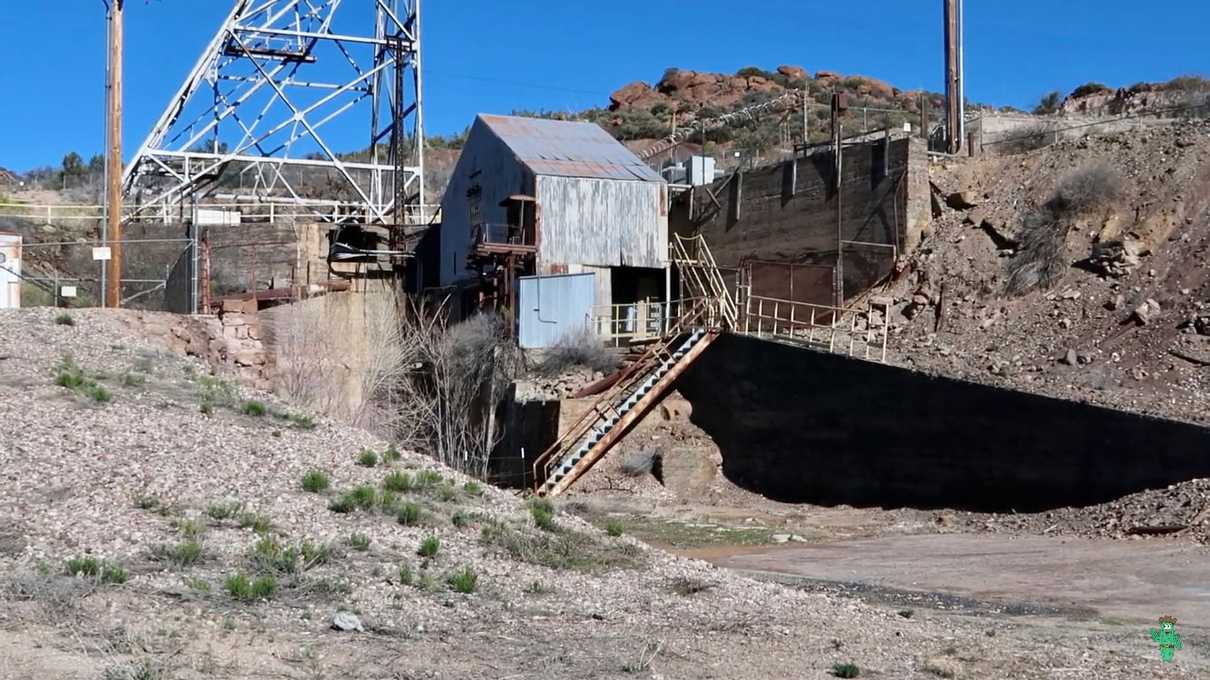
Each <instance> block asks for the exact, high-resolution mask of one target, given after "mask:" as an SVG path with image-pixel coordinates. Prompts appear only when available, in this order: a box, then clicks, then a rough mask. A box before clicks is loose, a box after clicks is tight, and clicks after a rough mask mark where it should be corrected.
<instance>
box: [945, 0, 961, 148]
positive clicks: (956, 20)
mask: <svg viewBox="0 0 1210 680" xmlns="http://www.w3.org/2000/svg"><path fill="white" fill-rule="evenodd" d="M943 1H944V2H945V146H946V149H945V150H946V152H947V153H952V154H953V153H958V151H959V150H960V149H961V148H962V127H963V125H962V124H963V121H962V89H963V88H962V67H961V65H962V28H961V27H962V18H961V0H943Z"/></svg>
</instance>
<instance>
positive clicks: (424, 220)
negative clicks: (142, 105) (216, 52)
mask: <svg viewBox="0 0 1210 680" xmlns="http://www.w3.org/2000/svg"><path fill="white" fill-rule="evenodd" d="M193 208H194V210H193V211H192V212H191V213H190V214H189V218H190V219H192V220H196V219H197V213H198V212H202V211H212V212H214V213H223V214H226V215H230V216H233V217H234V216H238V223H239V224H244V223H255V224H265V223H268V224H277V223H278V222H291V223H292V222H294V221H297V220H300V219H302V220H322V221H327V222H334V223H336V222H346V221H349V220H355V219H357V218H358V215H357V214H355V213H352V212H350V211H349V210H348V208H347V206H344V205H341V204H338V203H306V204H296V203H272V202H264V203H204V204H203V203H199V204H197V205H196V206H193ZM0 217H15V218H21V219H28V220H39V221H40V222H39V223H40V224H51V225H53V224H56V223H63V222H69V221H97V222H99V221H101V220H103V219H105V206H103V205H92V204H77V203H59V204H31V203H20V202H15V201H12V200H9V201H6V202H3V203H0ZM122 219H123V221H128V222H151V223H156V224H178V223H182V222H185V221H186V220H185V219H184V217H183V216H182V215H181V213H180V211H179V210H172V209H170V208H169V206H167V205H163V206H160V207H152V206H146V205H140V206H135V205H126V206H123V207H122ZM440 219H441V206H440V205H429V204H426V205H408V206H405V207H404V221H405V223H406V224H409V225H428V224H434V223H436V222H439V221H440ZM214 226H234V225H227V224H218V225H214Z"/></svg>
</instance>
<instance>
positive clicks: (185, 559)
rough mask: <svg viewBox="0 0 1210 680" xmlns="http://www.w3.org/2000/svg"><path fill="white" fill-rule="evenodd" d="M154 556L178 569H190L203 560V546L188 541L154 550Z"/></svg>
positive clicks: (194, 541) (193, 541) (196, 542)
mask: <svg viewBox="0 0 1210 680" xmlns="http://www.w3.org/2000/svg"><path fill="white" fill-rule="evenodd" d="M153 556H154V557H155V558H156V559H158V560H161V561H164V562H171V563H172V564H175V565H177V566H178V567H190V566H193V565H194V564H197V563H198V562H199V561H200V560H201V559H202V544H201V543H199V542H198V541H196V540H194V539H186V540H184V541H181V542H180V543H177V544H176V545H161V546H158V547H157V548H156V549H155V550H154V552H153Z"/></svg>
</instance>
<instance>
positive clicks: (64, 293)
mask: <svg viewBox="0 0 1210 680" xmlns="http://www.w3.org/2000/svg"><path fill="white" fill-rule="evenodd" d="M59 295H60V296H61V297H65V298H74V297H76V287H75V286H60V287H59Z"/></svg>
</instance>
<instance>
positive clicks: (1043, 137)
mask: <svg viewBox="0 0 1210 680" xmlns="http://www.w3.org/2000/svg"><path fill="white" fill-rule="evenodd" d="M1010 134H1012V136H1011V137H1009V138H1007V139H1004V140H1001V141H998V142H995V144H994V145H993V144H989V145H988V146H991V147H992V148H994V149H996V150H998V151H999V152H1000V153H1005V154H1018V153H1026V152H1028V151H1034V150H1036V149H1041V148H1043V147H1046V146H1049V145H1050V143H1051V142H1053V141H1054V127H1053V126H1052V125H1051V124H1050V123H1045V122H1042V121H1039V122H1036V123H1031V124H1029V125H1027V126H1025V127H1022V128H1020V129H1018V130H1014V131H1013V132H1012V133H1010Z"/></svg>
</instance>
